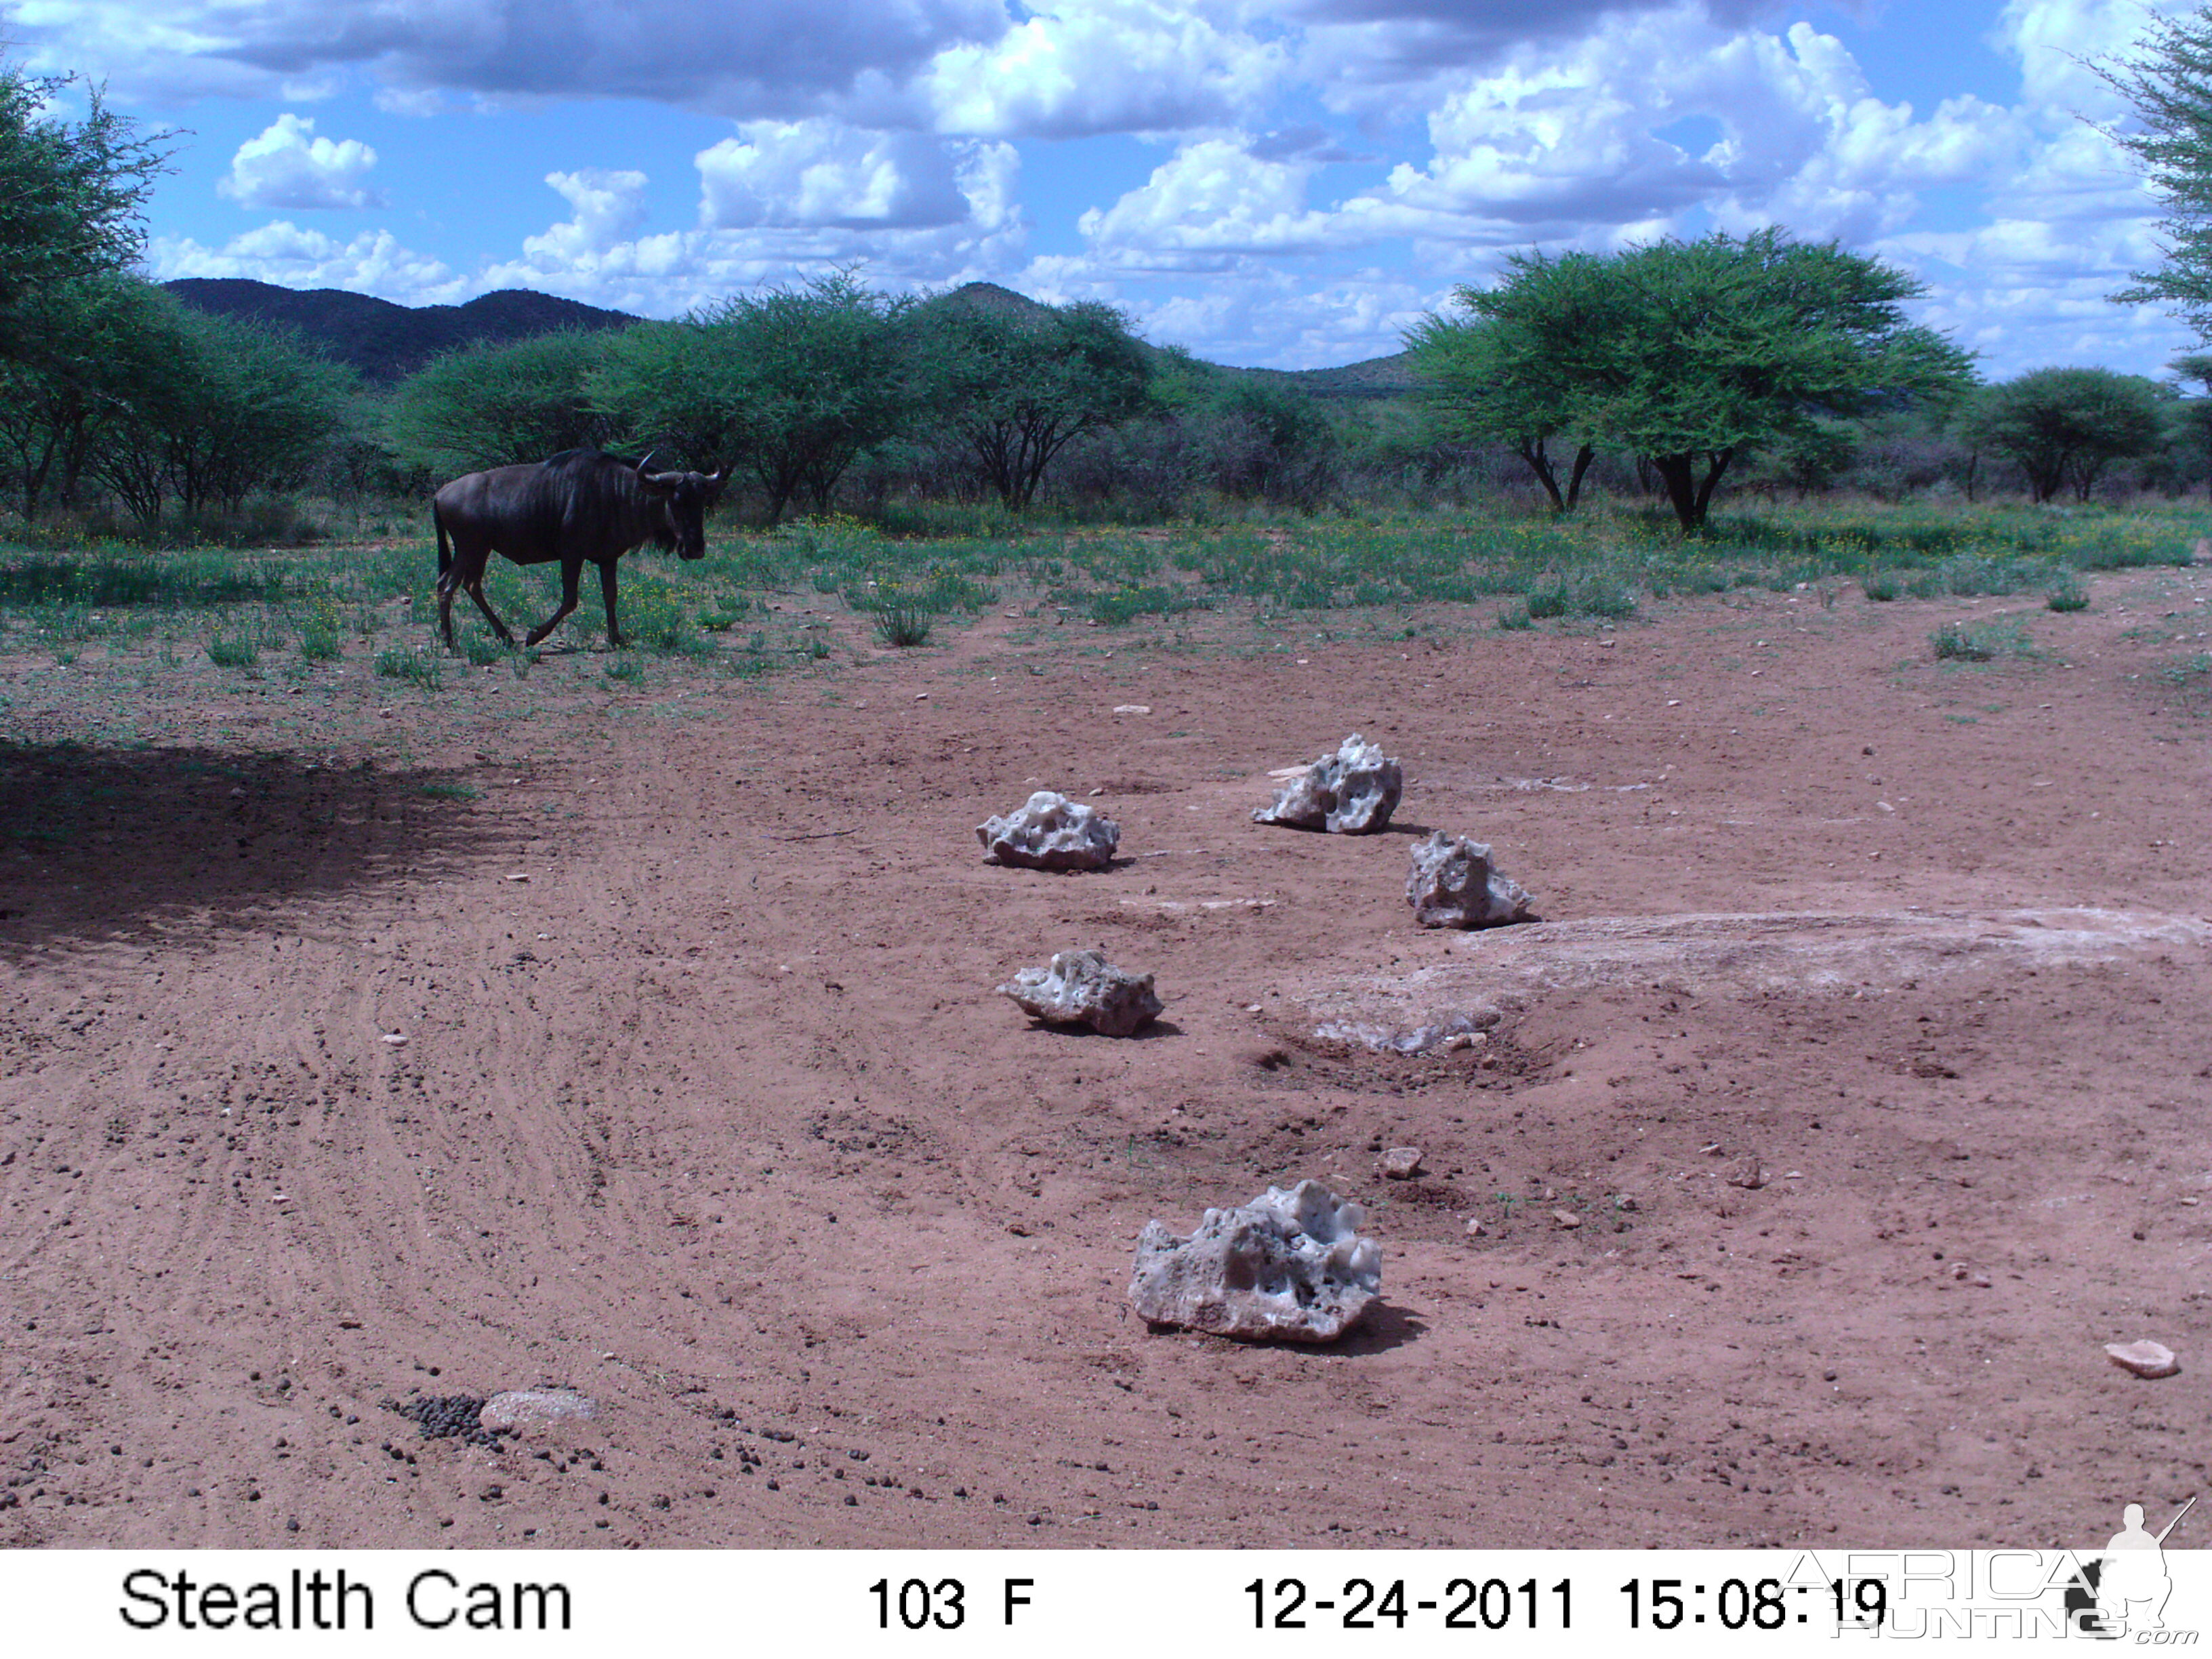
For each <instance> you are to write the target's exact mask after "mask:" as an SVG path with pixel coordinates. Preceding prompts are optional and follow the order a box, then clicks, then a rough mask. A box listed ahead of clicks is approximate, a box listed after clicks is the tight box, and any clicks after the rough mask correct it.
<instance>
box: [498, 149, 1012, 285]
mask: <svg viewBox="0 0 2212 1659" xmlns="http://www.w3.org/2000/svg"><path fill="white" fill-rule="evenodd" d="M784 125H785V124H778V123H768V124H763V128H761V129H757V130H754V131H750V133H749V134H748V136H747V138H746V139H745V140H744V141H742V143H744V144H746V145H748V146H750V148H752V149H759V148H760V147H761V146H762V145H763V143H766V144H767V145H768V146H769V149H770V151H771V152H773V153H771V154H769V155H756V156H737V155H735V154H734V152H733V151H732V150H731V149H726V147H725V146H723V145H719V144H718V145H715V146H713V147H711V148H710V149H708V150H705V151H702V153H701V154H700V155H699V156H698V158H697V163H698V167H699V171H700V186H701V215H700V222H699V223H698V224H697V225H696V226H694V227H691V228H685V229H682V230H668V231H660V232H653V233H648V232H647V229H646V228H645V212H644V208H643V194H644V189H645V185H646V179H645V178H644V176H643V175H642V174H640V173H630V172H623V173H611V172H595V173H556V174H554V175H551V176H550V178H549V179H547V182H548V183H549V184H550V185H552V186H553V187H554V188H555V189H556V190H557V191H560V192H561V193H562V195H563V196H564V197H567V198H568V202H569V204H570V207H571V208H572V210H573V213H572V216H570V217H569V218H568V219H567V220H566V221H563V222H560V223H557V224H555V225H553V226H551V227H550V228H548V229H547V230H545V231H544V232H543V233H541V234H538V235H535V236H531V237H528V238H526V240H525V241H524V243H523V249H522V255H521V257H520V258H516V259H513V260H508V261H504V262H501V263H499V264H494V265H492V266H490V267H489V268H488V269H486V270H484V271H483V272H482V273H481V274H480V275H479V276H478V277H477V283H478V285H479V286H481V287H484V288H534V289H541V290H544V291H545V292H548V293H553V294H562V295H568V296H569V297H570V298H573V299H578V300H583V301H588V302H590V303H592V304H593V305H601V306H606V307H611V308H613V309H616V310H620V311H631V312H636V313H640V314H642V315H647V316H660V317H665V316H673V315H676V314H678V313H682V312H684V311H688V310H690V309H692V308H693V307H697V306H700V305H703V304H706V303H708V302H710V301H715V300H719V299H722V298H724V297H726V296H727V295H730V294H732V293H734V292H737V291H738V290H740V289H749V288H754V287H757V286H759V285H761V284H763V283H787V282H791V281H794V280H797V279H799V278H802V277H804V276H810V275H817V274H819V273H822V272H824V271H827V270H833V269H842V268H845V267H848V266H854V265H857V266H859V267H860V268H861V270H862V271H863V273H864V275H865V276H866V280H867V281H869V282H870V283H874V284H875V285H877V286H878V287H884V288H890V289H906V288H920V287H927V286H934V285H937V284H939V283H947V282H952V283H958V282H966V281H969V280H972V279H975V278H978V277H996V278H999V279H1000V280H1003V279H1004V278H1005V277H1006V276H1007V275H1008V274H1009V273H1010V272H1011V271H1012V270H1013V269H1014V268H1015V267H1016V266H1017V265H1018V263H1019V259H1020V253H1021V247H1022V243H1023V240H1024V236H1025V234H1026V230H1027V226H1026V222H1024V219H1023V217H1022V216H1021V212H1020V209H1019V206H1018V203H1017V201H1016V183H1017V179H1018V159H1017V157H1016V155H1015V153H1014V150H1013V147H1012V145H1010V144H1002V143H975V142H974V141H969V140H952V141H939V140H924V139H916V138H914V137H911V136H910V135H909V136H906V137H899V138H897V139H896V141H893V140H890V139H887V138H886V137H884V135H881V134H872V133H869V132H866V131H851V130H836V129H830V130H823V129H817V128H815V127H813V126H811V125H805V124H799V125H800V128H801V130H800V131H799V132H798V134H797V135H796V136H795V137H792V136H791V135H787V134H784V133H783V132H782V131H781V129H782V127H783V126H784ZM769 129H773V131H771V130H769ZM778 137H791V144H792V147H791V148H789V149H782V148H779V147H778V146H777V144H776V142H775V141H776V140H777V139H778ZM916 144H920V145H923V146H926V147H927V150H926V152H925V151H923V150H916V149H911V148H910V146H913V145H916ZM884 145H888V149H884V151H883V154H882V155H878V149H880V148H881V147H882V146H884ZM936 155H941V157H942V160H941V161H939V160H932V159H930V157H932V156H936ZM871 156H876V157H877V161H875V162H871V161H870V159H869V158H870V157H871ZM886 158H888V159H886ZM900 158H903V162H904V164H905V165H903V166H902V165H901V160H900ZM908 167H911V168H912V169H913V170H912V171H911V172H909V171H908V170H907V169H908ZM917 178H918V179H921V180H922V181H923V185H924V187H922V188H919V189H915V188H909V187H908V186H909V185H913V183H914V181H915V179H917Z"/></svg>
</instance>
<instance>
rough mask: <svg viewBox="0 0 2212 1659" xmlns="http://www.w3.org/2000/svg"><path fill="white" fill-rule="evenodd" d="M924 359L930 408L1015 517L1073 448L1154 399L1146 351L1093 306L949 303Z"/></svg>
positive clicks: (1118, 321)
mask: <svg viewBox="0 0 2212 1659" xmlns="http://www.w3.org/2000/svg"><path fill="white" fill-rule="evenodd" d="M921 358H922V363H923V370H922V376H923V380H924V383H925V385H926V386H927V398H928V403H929V405H930V407H931V408H932V409H933V410H936V411H937V412H939V415H940V416H941V417H942V418H943V419H944V420H945V421H946V422H948V423H949V424H950V425H951V427H952V428H953V430H954V431H956V432H957V433H958V434H959V435H960V437H961V439H962V441H963V442H965V443H966V444H967V446H968V447H969V449H971V450H972V451H974V452H975V458H976V459H977V460H979V461H981V463H982V465H983V471H984V474H985V476H986V477H988V478H989V479H990V481H991V486H992V488H993V489H995V490H997V491H998V494H999V499H1000V501H1004V502H1005V503H1006V506H1007V507H1011V508H1012V509H1013V510H1015V511H1016V512H1019V511H1020V510H1022V509H1023V508H1024V507H1028V506H1029V504H1030V501H1032V500H1034V499H1035V498H1036V492H1037V486H1038V485H1039V484H1040V483H1042V482H1043V481H1044V475H1045V471H1046V469H1047V468H1048V467H1049V466H1050V465H1052V463H1053V460H1054V458H1055V457H1056V456H1058V455H1059V453H1060V452H1061V451H1062V450H1063V449H1065V448H1066V447H1067V446H1068V445H1069V444H1070V443H1072V442H1073V441H1075V440H1076V439H1077V438H1079V437H1081V436H1082V435H1084V434H1085V433H1086V432H1096V431H1100V430H1103V429H1104V428H1109V427H1113V426H1116V425H1119V424H1120V423H1121V422H1123V421H1126V420H1128V419H1129V418H1131V417H1132V416H1135V415H1137V414H1139V413H1140V412H1141V411H1142V410H1145V409H1146V407H1148V405H1149V401H1150V400H1149V397H1148V388H1149V386H1150V384H1151V380H1152V366H1151V364H1150V362H1148V360H1147V359H1146V355H1145V348H1144V346H1143V345H1142V344H1141V343H1139V341H1138V340H1137V338H1136V337H1135V336H1133V334H1132V333H1131V332H1130V331H1129V326H1128V324H1127V321H1126V320H1125V319H1123V318H1122V316H1121V313H1119V312H1117V311H1115V309H1114V307H1111V306H1109V305H1105V304H1103V303H1102V302H1100V301H1096V300H1083V301H1077V302H1076V303H1075V304H1073V305H1070V306H1059V307H1054V306H1036V307H1026V308H1024V307H1015V306H1012V305H1006V304H994V303H989V302H979V301H975V300H973V299H968V298H962V297H960V296H958V295H955V296H951V297H949V298H948V299H945V300H941V301H938V302H936V304H935V305H933V307H931V308H930V310H929V311H928V313H927V319H926V322H925V324H924V327H923V331H922V334H921Z"/></svg>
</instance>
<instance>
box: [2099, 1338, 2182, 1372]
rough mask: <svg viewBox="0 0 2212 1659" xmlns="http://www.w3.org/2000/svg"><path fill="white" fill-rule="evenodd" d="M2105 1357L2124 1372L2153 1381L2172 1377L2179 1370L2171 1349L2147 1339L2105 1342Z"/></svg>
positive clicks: (2178, 1362) (2161, 1343)
mask: <svg viewBox="0 0 2212 1659" xmlns="http://www.w3.org/2000/svg"><path fill="white" fill-rule="evenodd" d="M2105 1357H2106V1358H2108V1359H2110V1360H2111V1361H2112V1364H2115V1365H2118V1367H2119V1368H2120V1369H2121V1370H2124V1371H2132V1372H2133V1373H2134V1374H2135V1375H2136V1376H2147V1377H2151V1378H2157V1377H2161V1376H2172V1375H2173V1374H2174V1373H2175V1372H2176V1371H2178V1370H2180V1369H2181V1362H2180V1361H2179V1359H2176V1358H2174V1357H2173V1350H2172V1349H2171V1348H2169V1347H2167V1346H2166V1344H2165V1343H2163V1342H2153V1341H2151V1340H2149V1339H2148V1337H2146V1338H2145V1339H2144V1340H2142V1341H2140V1342H2107V1343H2106V1344H2105Z"/></svg>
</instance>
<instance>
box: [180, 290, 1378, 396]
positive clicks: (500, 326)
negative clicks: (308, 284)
mask: <svg viewBox="0 0 2212 1659" xmlns="http://www.w3.org/2000/svg"><path fill="white" fill-rule="evenodd" d="M161 286H162V287H164V288H165V289H167V290H168V291H169V292H170V293H172V294H173V295H176V296H177V298H178V299H179V300H181V301H184V302H185V304H186V305H188V306H191V307H192V308H193V309H194V310H196V311H204V312H210V313H214V314H216V315H217V316H222V317H241V318H246V319H252V320H253V321H257V322H267V323H277V324H282V325H285V326H287V327H289V328H292V329H295V330H297V331H298V332H299V333H300V335H301V337H303V338H305V339H306V340H307V342H308V343H310V344H312V345H316V346H319V347H320V348H322V349H323V350H324V352H325V353H326V354H327V355H328V356H330V357H331V360H332V361H333V362H341V363H344V364H346V365H347V366H348V367H349V368H353V369H354V370H356V372H358V373H359V374H360V375H361V377H362V379H363V380H366V381H368V383H369V384H370V385H372V386H391V385H392V384H394V383H396V382H398V381H399V380H404V379H406V378H407V376H409V375H410V374H414V373H415V372H416V370H417V369H419V368H422V365H423V364H425V363H427V362H429V361H430V360H431V359H432V358H433V357H435V356H438V355H439V354H440V353H441V352H447V351H452V350H454V349H458V348H459V347H462V346H470V345H477V344H483V343H489V344H495V345H496V344H502V343H506V342H507V341H511V340H525V339H528V338H530V337H532V336H533V335H538V334H550V333H553V332H555V331H557V330H560V329H564V328H577V329H601V328H627V327H628V326H629V325H630V324H632V323H635V322H638V321H640V320H641V319H639V318H636V317H633V316H630V315H629V314H628V313H624V312H620V311H605V310H602V309H601V308H600V307H598V306H587V305H584V304H582V303H580V301H574V300H563V299H561V298H559V297H558V296H556V295H550V294H538V293H535V292H533V291H532V290H531V289H520V288H511V289H501V290H499V291H498V292H497V293H494V294H484V295H478V296H477V298H475V299H473V300H471V301H469V302H468V303H467V304H466V305H459V306H403V305H395V304H393V303H392V301H389V300H378V299H374V298H372V297H370V296H369V295H366V294H349V293H347V292H346V291H345V290H343V289H335V288H314V289H292V288H279V287H276V285H275V284H273V283H257V282H252V281H249V280H247V279H246V278H244V277H236V276H224V277H204V276H185V277H179V279H178V280H176V281H175V282H172V283H163V284H162V285H161ZM945 299H947V300H950V301H957V302H961V303H964V304H968V305H981V306H988V307H994V308H1004V309H1007V310H1025V309H1031V308H1042V307H1039V304H1038V301H1035V300H1032V299H1030V298H1029V297H1028V296H1027V295H1021V294H1017V293H1015V292H1014V291H1013V289H1009V288H1001V287H1000V285H999V284H997V283H968V284H967V285H966V286H965V287H963V288H958V289H954V290H952V292H951V294H949V295H945ZM1212 367H1214V368H1221V372H1223V373H1224V374H1244V375H1250V376H1251V377H1253V378H1254V379H1255V380H1266V381H1268V382H1270V383H1273V384H1276V385H1281V386H1290V387H1292V388H1294V389H1296V390H1297V391H1300V392H1305V393H1306V394H1307V395H1308V396H1310V397H1315V398H1395V397H1399V396H1401V395H1403V394H1404V393H1406V392H1408V391H1410V390H1411V389H1412V387H1413V374H1412V373H1411V371H1410V370H1409V369H1408V368H1407V363H1406V356H1405V354H1404V353H1403V352H1400V353H1398V354H1397V355H1396V356H1389V357H1371V358H1369V359H1368V360H1367V361H1366V362H1358V363H1346V364H1344V365H1343V366H1342V367H1340V368H1305V369H1276V368H1223V366H1221V365H1218V364H1215V365H1212Z"/></svg>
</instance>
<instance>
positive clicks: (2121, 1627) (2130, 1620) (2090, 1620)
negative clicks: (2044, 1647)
mask: <svg viewBox="0 0 2212 1659" xmlns="http://www.w3.org/2000/svg"><path fill="white" fill-rule="evenodd" d="M2196 1507H2197V1500H2196V1498H2191V1499H2190V1500H2189V1501H2188V1502H2187V1503H2186V1504H2183V1505H2182V1506H2181V1508H2180V1509H2179V1510H2178V1511H2177V1512H2176V1513H2175V1515H2174V1517H2173V1519H2172V1520H2171V1521H2169V1522H2166V1526H2165V1528H2163V1529H2162V1530H2160V1531H2159V1532H2156V1533H2151V1532H2147V1531H2145V1530H2144V1529H2143V1511H2142V1504H2129V1505H2128V1506H2127V1508H2126V1509H2124V1510H2122V1511H2121V1512H2120V1530H2119V1531H2118V1532H2116V1533H2114V1534H2112V1541H2110V1542H2109V1543H2107V1544H2106V1546H2105V1548H2104V1552H2103V1553H2102V1554H2100V1555H2099V1556H2098V1557H2096V1558H2095V1559H2093V1560H2087V1561H2084V1562H2083V1563H2082V1564H2081V1571H2080V1572H2079V1573H2077V1574H2076V1575H2075V1579H2074V1582H2073V1583H2070V1584H2069V1585H2068V1586H2067V1587H2066V1619H2067V1622H2068V1623H2069V1624H2070V1625H2072V1626H2074V1627H2075V1629H2076V1630H2078V1631H2080V1632H2081V1633H2082V1634H2083V1635H2084V1636H2102V1637H2106V1638H2115V1639H2117V1638H2120V1637H2124V1636H2130V1635H2136V1634H2137V1633H2138V1632H2145V1631H2161V1630H2164V1629H2165V1628H2166V1620H2165V1618H2164V1614H2165V1613H2166V1597H2167V1596H2168V1595H2172V1592H2173V1581H2172V1579H2171V1578H2169V1577H2167V1576H2166V1537H2167V1534H2170V1533H2172V1530H2173V1529H2174V1528H2176V1527H2178V1526H2179V1525H2180V1524H2181V1518H2182V1516H2185V1515H2187V1514H2188V1513H2189V1511H2190V1510H2192V1509H2194V1508H2196Z"/></svg>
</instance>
